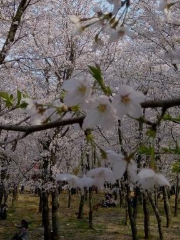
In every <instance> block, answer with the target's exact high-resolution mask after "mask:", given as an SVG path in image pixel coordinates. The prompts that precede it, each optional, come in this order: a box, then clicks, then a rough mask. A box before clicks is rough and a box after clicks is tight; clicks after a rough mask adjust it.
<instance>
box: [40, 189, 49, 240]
mask: <svg viewBox="0 0 180 240" xmlns="http://www.w3.org/2000/svg"><path fill="white" fill-rule="evenodd" d="M42 201H43V211H42V224H43V227H44V240H51V235H50V234H51V230H50V222H49V201H48V193H47V192H42Z"/></svg>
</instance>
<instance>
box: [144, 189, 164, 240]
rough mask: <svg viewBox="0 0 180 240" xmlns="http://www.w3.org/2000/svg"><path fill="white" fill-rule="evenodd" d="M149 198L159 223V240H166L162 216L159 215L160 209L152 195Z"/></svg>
mask: <svg viewBox="0 0 180 240" xmlns="http://www.w3.org/2000/svg"><path fill="white" fill-rule="evenodd" d="M148 197H149V201H150V203H151V206H152V208H153V210H154V213H155V215H156V219H157V223H158V231H159V239H160V240H163V239H164V236H163V230H162V220H161V216H160V214H159V211H158V208H157V206H156V205H155V203H154V202H153V199H152V197H151V195H150V194H148Z"/></svg>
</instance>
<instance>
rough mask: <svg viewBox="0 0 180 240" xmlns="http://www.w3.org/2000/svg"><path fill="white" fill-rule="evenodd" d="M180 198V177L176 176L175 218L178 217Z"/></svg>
mask: <svg viewBox="0 0 180 240" xmlns="http://www.w3.org/2000/svg"><path fill="white" fill-rule="evenodd" d="M178 198H179V175H177V176H176V192H175V206H174V216H175V217H177V215H178Z"/></svg>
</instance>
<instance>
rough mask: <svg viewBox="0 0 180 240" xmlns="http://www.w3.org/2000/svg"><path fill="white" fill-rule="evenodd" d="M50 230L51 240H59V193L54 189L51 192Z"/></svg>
mask: <svg viewBox="0 0 180 240" xmlns="http://www.w3.org/2000/svg"><path fill="white" fill-rule="evenodd" d="M52 230H53V238H52V239H53V240H59V239H60V236H59V235H60V234H59V191H58V188H55V189H54V191H53V192H52Z"/></svg>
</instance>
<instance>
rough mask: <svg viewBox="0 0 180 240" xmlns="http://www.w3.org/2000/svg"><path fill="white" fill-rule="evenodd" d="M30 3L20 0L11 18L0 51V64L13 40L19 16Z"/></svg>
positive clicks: (19, 19) (26, 0)
mask: <svg viewBox="0 0 180 240" xmlns="http://www.w3.org/2000/svg"><path fill="white" fill-rule="evenodd" d="M29 3H30V1H29V0H21V2H20V4H19V6H18V9H17V11H16V14H15V16H14V18H13V20H12V23H11V27H10V29H9V32H8V35H7V38H6V41H5V43H4V45H3V48H2V50H1V52H0V65H1V64H2V63H3V62H4V59H5V58H6V56H7V54H8V51H9V50H10V47H11V44H12V43H13V42H14V38H15V35H16V32H17V29H18V27H19V25H20V22H21V17H22V15H23V13H24V11H25V10H26V8H27V6H28V4H29Z"/></svg>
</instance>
